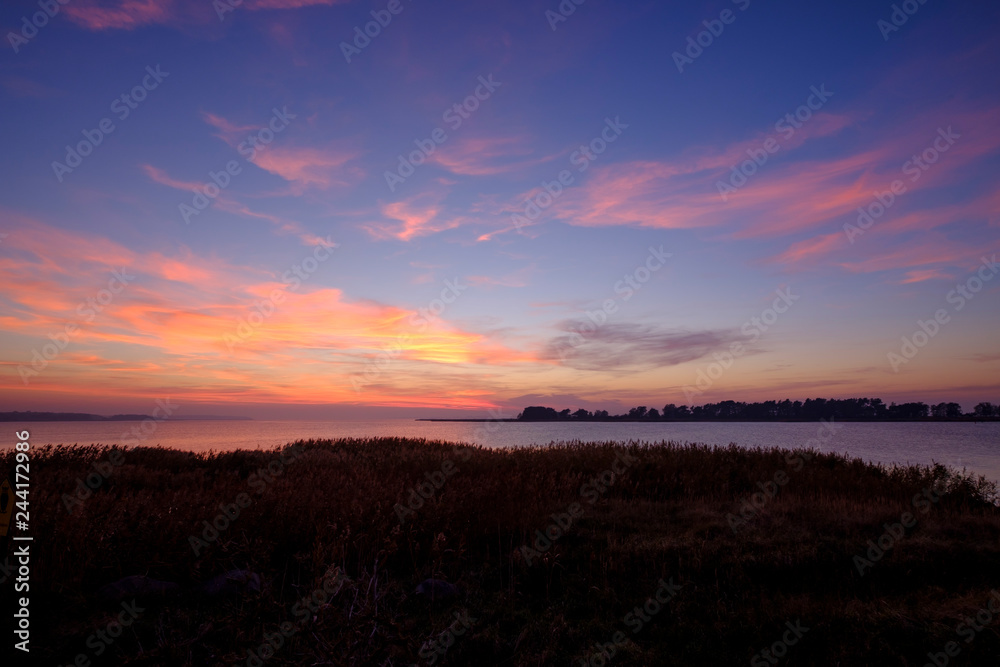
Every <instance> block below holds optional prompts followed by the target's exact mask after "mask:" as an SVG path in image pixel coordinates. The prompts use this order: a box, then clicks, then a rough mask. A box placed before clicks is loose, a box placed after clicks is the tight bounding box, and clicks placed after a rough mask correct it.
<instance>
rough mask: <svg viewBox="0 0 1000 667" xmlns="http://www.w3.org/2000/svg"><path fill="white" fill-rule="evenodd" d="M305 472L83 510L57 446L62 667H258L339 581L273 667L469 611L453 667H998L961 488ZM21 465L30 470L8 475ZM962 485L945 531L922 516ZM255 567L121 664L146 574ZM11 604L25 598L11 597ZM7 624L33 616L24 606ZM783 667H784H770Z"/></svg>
mask: <svg viewBox="0 0 1000 667" xmlns="http://www.w3.org/2000/svg"><path fill="white" fill-rule="evenodd" d="M301 446H302V447H303V448H304V450H305V451H304V453H303V454H302V456H301V457H300V458H299V459H298V460H296V461H295V462H293V463H291V464H289V465H288V466H287V467H286V468H284V470H283V472H282V474H281V475H280V476H278V477H276V478H275V480H274V482H273V483H271V484H269V485H267V486H266V488H264V489H263V492H262V493H257V487H252V486H250V483H249V478H250V476H251V475H253V474H254V472H255V471H257V470H258V469H259V468H263V467H266V465H267V464H268V463H269V462H271V461H274V460H277V459H278V454H279V452H278V450H274V451H270V452H256V451H238V452H226V453H219V454H209V455H201V456H199V455H194V454H190V453H186V452H178V451H172V450H165V449H160V448H138V449H133V450H130V451H127V452H125V454H124V460H125V463H124V464H123V465H122V466H121V467H119V468H117V469H115V470H114V472H113V473H112V474H111V475H110V477H109V478H108V479H107V480H105V481H104V483H103V484H102V485H101V487H100V488H99V489H98V490H97V491H95V492H94V494H93V495H92V496H91V497H90V498H88V499H86V500H84V501H83V502H82V505H81V506H80V507H79V508H77V509H76V510H75V511H74V512H72V513H69V512H67V510H66V507H65V506H64V504H63V501H62V496H63V494H64V493H71V492H72V491H73V489H74V488H75V486H76V483H77V481H76V480H77V478H82V477H85V475H86V473H87V472H88V471H89V470H92V465H93V464H94V462H96V461H105V460H107V459H108V456H109V450H108V448H105V447H46V448H40V449H38V450H36V451H34V452H33V454H32V456H33V459H32V463H31V469H32V473H33V475H32V491H31V501H32V512H31V513H32V522H33V529H32V532H33V533H34V534H35V536H36V538H35V539H36V541H35V544H34V547H33V563H32V567H33V574H32V578H33V584H32V613H33V623H34V627H35V633H36V634H35V637H34V642H33V646H35V647H36V649H35V650H37V651H38V654H39V655H40V656H41V657H43V658H44V659H45V660H46V662H47V664H52V663H53V662H58V664H60V665H63V664H70V663H71V662H72V661H73V659H74V657H75V656H76V655H77V654H78V653H86V654H87V656H88V657H89V658H90V659H91V660H93V664H95V665H112V664H128V665H215V664H226V665H232V664H235V663H239V664H246V660H247V650H248V649H256V648H257V647H258V646H259V645H260V644H261V642H262V637H263V635H264V634H265V633H272V632H274V631H275V630H276V629H277V628H278V626H279V624H281V623H282V622H284V621H297V620H298V618H297V617H296V616H294V612H293V608H294V605H295V604H296V602H297V601H298V600H299V599H300V598H301V597H302V596H304V595H306V594H308V593H309V592H311V591H313V590H314V589H316V588H317V587H318V586H319V585H320V582H321V579H322V577H323V575H324V573H326V572H328V570H329V568H330V567H331V565H336V566H337V567H339V568H340V569H341V570H342V571H343V572H344V573H346V575H347V576H348V577H349V580H348V581H347V583H346V584H345V585H344V586H343V588H341V590H340V592H339V593H337V594H336V595H335V596H333V597H332V598H331V599H330V600H329V601H328V602H327V604H326V605H324V606H323V607H322V608H321V609H319V610H318V612H317V613H315V614H310V615H309V617H308V618H307V619H306V621H305V623H304V625H303V626H302V629H301V630H300V631H299V632H297V633H296V634H295V635H294V636H293V637H292V638H291V639H290V640H288V641H287V642H286V643H285V645H284V646H282V648H281V649H280V650H279V651H278V652H277V653H276V654H275V655H274V656H273V657H272V658H270V659H269V660H268V661H266V663H265V664H267V665H362V664H364V665H410V664H413V663H417V664H427V663H426V661H425V660H423V659H422V658H421V656H420V650H421V646H422V645H423V643H424V642H425V641H426V640H428V639H430V638H432V637H433V636H435V635H437V634H438V633H440V632H441V631H443V630H444V629H445V628H446V627H447V626H448V624H449V623H450V622H451V621H452V619H453V612H455V611H461V610H467V611H468V612H469V614H470V615H471V616H472V617H474V618H476V619H477V620H476V621H475V622H474V624H473V627H472V629H471V630H470V631H469V632H467V633H466V634H465V635H463V636H461V637H458V638H457V640H456V641H455V643H454V645H452V646H451V647H450V649H449V650H448V652H447V654H446V655H445V656H444V657H443V658H440V659H439V660H438V661H437V663H436V664H445V665H449V664H453V665H459V664H475V665H545V664H556V663H559V664H567V663H570V662H572V664H580V660H579V659H580V658H584V657H586V656H588V655H589V654H590V653H592V651H593V645H594V644H595V642H602V643H604V642H608V641H609V640H610V639H611V637H612V635H613V634H614V633H615V632H616V631H623V632H624V633H625V634H626V635H627V636H628V637H629V638H630V639H631V644H629V645H627V647H626V648H625V649H624V650H623V651H620V652H619V653H618V655H616V656H615V657H614V659H613V660H612V661H610V663H609V664H611V665H674V664H677V665H680V664H685V665H735V664H744V665H745V664H749V663H750V661H751V659H752V658H753V656H754V655H755V654H756V653H757V652H758V651H760V650H761V649H763V648H766V647H767V646H769V645H770V644H772V643H773V642H774V641H776V640H777V639H779V638H780V637H781V634H782V632H783V631H784V625H785V622H786V621H795V620H797V619H801V621H802V623H803V624H804V625H805V626H807V627H808V628H810V630H809V632H808V633H807V634H806V635H805V637H804V638H803V639H802V640H801V641H800V642H799V643H798V644H797V645H796V646H794V647H792V648H791V649H790V651H789V654H788V656H787V657H785V658H783V659H782V660H781V661H780V663H779V664H787V665H837V664H840V665H922V664H924V662H926V661H927V658H926V654H927V652H928V651H934V652H937V651H940V650H942V649H943V647H944V645H945V643H946V642H948V641H952V640H956V641H960V642H961V644H960V645H961V649H962V654H961V658H959V659H960V660H961V661H962V664H967V665H972V664H994V663H990V662H988V661H990V660H995V656H996V655H998V654H1000V635H998V632H997V628H1000V622H997V623H996V624H995V625H994V626H991V627H990V628H987V629H986V630H985V631H984V632H981V633H979V635H978V637H977V638H976V639H975V641H974V642H972V643H970V644H966V643H965V642H964V641H961V638H959V637H957V636H956V634H955V627H956V626H957V625H958V623H959V622H960V617H961V616H964V615H967V614H970V613H975V611H977V610H978V609H979V608H981V607H983V606H984V605H985V604H986V602H987V600H988V598H989V596H990V591H991V589H992V588H994V587H997V588H1000V585H998V580H997V577H996V573H997V571H998V566H1000V510H998V508H997V506H996V505H995V504H994V502H995V500H996V489H995V488H993V487H992V485H990V484H988V483H986V482H985V480H981V479H980V480H977V479H974V478H972V477H970V476H965V475H960V474H957V473H954V472H952V471H949V470H946V469H945V468H943V467H936V468H926V467H893V468H887V467H880V466H872V465H868V464H865V463H863V462H861V461H857V460H847V459H844V458H843V457H840V456H837V455H826V454H824V455H817V456H815V457H814V458H812V460H810V461H809V462H807V463H804V465H802V467H801V470H799V471H797V472H796V471H794V469H793V466H790V465H789V464H788V462H787V460H786V456H787V452H785V451H782V450H761V449H756V450H748V449H743V448H737V447H729V448H712V447H703V446H677V445H672V444H663V445H657V446H646V445H636V444H632V445H628V446H623V445H615V444H614V443H588V444H581V443H573V444H569V445H557V446H549V447H544V448H532V449H523V450H515V451H494V450H485V449H478V448H472V447H463V448H462V449H461V450H460V452H461V453H462V454H463V455H465V456H469V459H468V460H467V461H466V460H463V456H459V455H457V454H456V451H455V449H454V446H453V445H451V444H446V443H439V442H425V441H417V440H405V439H391V438H382V439H372V440H343V441H334V442H329V441H326V442H313V441H310V442H306V443H301ZM622 450H625V451H627V452H629V453H630V454H632V455H633V456H635V457H636V458H637V459H638V461H637V462H636V463H635V464H633V465H632V466H631V467H630V468H629V469H628V470H627V471H626V472H624V473H623V474H622V475H621V476H619V477H618V478H617V479H616V481H615V483H614V485H613V486H611V487H610V488H609V489H608V490H607V491H606V492H605V493H604V494H603V495H602V496H601V498H600V500H598V501H597V502H596V503H595V504H594V505H590V504H588V503H587V502H586V500H585V499H583V498H581V494H580V487H581V485H582V484H584V483H585V482H586V481H587V480H589V479H591V478H593V477H594V476H595V475H598V474H600V473H601V472H602V471H604V470H606V469H607V468H608V467H609V466H610V465H611V463H612V461H613V460H614V459H615V457H616V455H617V454H618V453H619V452H620V451H622ZM449 458H450V459H451V460H452V461H454V462H455V464H456V465H457V466H458V468H459V471H458V472H457V473H456V474H454V475H453V476H452V477H451V478H449V479H448V480H447V481H446V482H445V484H444V485H443V487H442V488H441V489H440V490H439V491H437V492H436V494H435V496H434V497H433V499H431V500H430V501H428V502H427V503H426V504H425V505H424V506H423V507H422V508H421V509H419V510H417V512H416V513H415V515H414V516H413V517H412V518H411V520H409V521H407V522H406V524H405V525H402V526H401V525H400V522H399V519H398V518H397V516H396V513H395V512H394V510H393V506H394V505H395V503H397V502H405V499H406V496H407V493H408V492H409V489H410V488H412V487H413V486H414V485H416V484H417V483H419V482H420V481H421V479H422V478H423V477H424V475H425V473H427V472H431V471H435V470H440V469H441V466H442V463H443V461H444V460H446V459H449ZM0 460H2V462H3V465H4V469H10V468H12V467H13V466H12V455H11V454H6V455H5V456H4V457H0ZM776 471H786V472H787V473H788V475H789V477H790V481H789V482H788V484H786V485H785V486H784V487H783V488H781V490H780V492H779V493H778V494H777V496H776V497H775V498H774V499H772V500H770V501H769V502H768V503H767V505H766V506H765V508H764V511H763V512H762V513H761V515H760V516H759V517H757V518H755V519H753V520H752V521H751V522H750V523H749V525H748V526H747V527H746V528H745V529H743V530H741V531H740V532H739V533H738V534H734V532H733V531H732V530H731V529H730V527H729V524H728V523H727V520H726V515H727V513H730V512H735V511H736V510H737V507H738V505H739V503H740V502H741V501H742V500H743V499H745V498H747V497H748V496H749V495H750V494H752V493H753V492H754V491H755V490H757V489H756V486H755V485H756V484H757V483H758V482H762V481H766V480H769V479H772V478H773V477H774V474H775V472H776ZM935 483H938V485H939V487H940V486H943V487H945V488H947V492H946V493H944V495H943V497H942V498H941V500H940V501H939V502H937V503H935V504H934V505H933V506H931V508H930V509H929V511H928V512H927V513H926V514H923V513H921V512H920V511H919V510H915V509H914V506H913V504H912V498H913V496H914V494H915V493H919V492H920V491H921V489H924V488H929V487H931V486H933V485H934V484H935ZM243 492H246V493H248V495H250V496H251V498H252V499H253V503H252V504H251V505H250V506H249V507H247V508H246V509H244V510H242V513H241V515H240V516H239V518H238V519H236V520H235V521H234V522H233V523H232V525H231V526H230V527H229V528H228V529H227V530H225V531H223V532H222V534H221V536H220V537H219V539H218V540H217V541H216V542H214V543H213V544H211V545H210V546H209V547H207V548H205V549H204V550H203V551H202V553H201V554H200V555H199V556H195V555H194V553H193V551H192V549H191V546H190V544H189V536H190V535H192V534H196V533H200V532H201V528H202V523H201V522H202V521H204V520H211V519H212V518H213V517H214V516H215V515H216V514H218V513H219V504H220V503H232V502H234V499H235V498H236V497H237V495H238V494H240V493H243ZM573 502H580V503H581V505H582V506H583V508H584V515H583V516H582V518H580V519H577V520H576V521H575V522H574V524H573V526H572V527H571V528H570V529H569V530H568V531H567V533H566V535H564V536H563V537H561V538H560V539H558V540H557V541H556V542H555V544H554V545H553V546H552V548H551V549H550V550H549V551H548V552H546V553H545V554H544V556H543V557H541V558H538V559H536V561H535V562H534V563H533V564H532V565H530V566H529V565H528V564H526V563H525V562H524V560H523V558H522V556H521V554H520V552H519V548H520V546H521V545H522V544H525V543H527V542H528V541H529V540H530V539H533V535H534V533H535V531H536V530H537V529H544V528H545V527H546V526H547V525H548V524H549V522H550V519H549V516H550V515H551V514H553V513H556V512H565V511H566V509H567V507H568V506H569V505H570V504H571V503H573ZM905 511H911V512H913V513H914V514H916V516H917V518H918V523H917V525H916V526H915V527H914V528H913V529H912V530H909V531H907V536H906V537H905V538H903V539H902V540H901V541H900V542H899V543H898V544H897V546H896V547H895V548H893V549H892V550H890V551H889V552H888V553H887V555H886V556H885V557H884V558H883V559H882V560H881V561H879V562H878V563H876V564H875V565H874V567H873V568H872V569H871V570H870V571H869V572H868V573H867V574H866V575H865V576H864V577H861V576H859V574H858V572H857V570H856V569H855V567H854V564H853V562H852V559H853V557H854V556H855V555H856V554H862V553H863V552H864V550H865V549H867V545H866V542H867V541H868V540H870V539H871V540H874V539H877V538H878V537H879V535H880V534H881V533H882V532H883V528H882V524H883V523H885V522H897V521H899V519H900V516H901V514H902V513H903V512H905ZM234 568H249V569H252V570H255V571H257V572H260V573H261V574H262V575H263V576H264V578H265V579H266V580H267V581H268V584H269V585H268V588H267V590H266V591H265V592H264V593H263V594H260V595H253V594H250V595H246V596H241V597H239V598H237V599H233V600H227V601H223V602H213V603H209V602H207V601H205V600H201V599H198V598H195V597H187V596H186V597H183V598H180V599H175V600H169V601H166V602H158V603H157V602H146V603H145V606H146V611H145V612H143V614H142V615H141V616H140V618H139V620H138V621H137V622H136V624H135V625H134V626H132V627H130V628H129V629H128V630H127V631H126V633H125V634H124V635H123V636H122V637H120V638H119V639H118V640H116V641H115V642H114V644H112V645H111V646H110V648H108V650H107V651H106V652H105V654H104V655H103V656H101V657H100V658H96V657H95V656H94V651H93V650H92V649H89V648H88V647H87V643H86V642H87V638H88V636H89V635H90V634H91V633H93V632H94V631H95V630H97V629H99V628H101V627H105V626H106V625H107V624H108V622H109V621H110V620H111V619H112V618H113V614H114V613H115V606H113V605H111V606H109V605H106V604H101V603H99V602H98V601H97V599H96V596H95V591H96V589H97V588H99V587H100V586H101V585H103V584H106V583H109V582H111V581H115V580H117V579H119V578H121V577H124V576H127V575H132V574H147V575H149V576H151V577H155V578H158V579H164V580H169V581H175V582H178V583H180V584H182V586H193V585H195V584H197V583H199V582H203V581H205V580H207V579H209V578H211V577H213V576H215V575H216V574H219V573H220V572H224V571H226V570H230V569H234ZM428 577H436V578H441V579H445V580H448V581H451V582H455V583H459V584H460V585H461V586H462V587H463V588H464V590H465V594H464V596H463V597H462V598H460V599H458V600H452V601H448V602H446V603H441V602H438V603H435V604H433V605H432V604H429V603H428V602H427V601H425V600H423V599H422V598H420V597H419V596H416V595H415V594H414V593H413V590H414V587H415V586H416V584H417V583H418V582H420V581H421V580H423V579H425V578H428ZM660 578H664V579H670V578H673V580H674V582H675V583H680V584H682V585H683V588H682V589H681V591H680V593H678V595H677V597H676V598H675V599H674V600H673V601H671V602H670V603H669V604H668V605H666V607H665V609H664V610H663V611H661V612H660V613H659V614H658V615H656V616H654V617H653V618H652V620H651V621H650V622H649V623H647V624H646V625H645V627H644V628H643V629H642V631H641V632H639V633H638V634H632V632H630V629H629V627H627V626H626V624H625V623H624V622H623V618H624V617H625V615H626V614H627V613H628V612H629V611H631V610H632V609H633V608H634V607H635V606H636V605H641V604H642V603H643V602H644V601H645V600H646V599H647V598H649V597H650V596H651V595H652V594H653V593H654V592H655V591H656V589H657V587H658V584H657V582H658V580H659V579H660ZM10 583H11V582H10V581H7V582H6V583H4V584H3V586H2V588H0V590H2V595H3V596H4V598H5V602H6V599H7V598H9V596H10V594H11V591H10ZM4 608H8V607H7V606H6V604H5V607H4ZM758 664H766V663H761V662H758Z"/></svg>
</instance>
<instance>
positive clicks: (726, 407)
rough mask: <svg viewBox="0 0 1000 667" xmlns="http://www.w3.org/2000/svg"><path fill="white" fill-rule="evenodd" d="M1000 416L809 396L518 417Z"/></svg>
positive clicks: (982, 409)
mask: <svg viewBox="0 0 1000 667" xmlns="http://www.w3.org/2000/svg"><path fill="white" fill-rule="evenodd" d="M994 418H1000V407H998V406H994V405H993V404H992V403H980V404H979V405H977V406H976V407H975V409H974V410H973V411H972V412H970V413H968V414H962V406H961V405H959V404H958V403H938V404H937V405H934V406H929V405H927V404H926V403H922V402H917V403H900V404H898V405H897V404H896V403H890V404H889V405H886V404H885V403H884V402H883V401H882V399H881V398H844V399H837V398H829V399H827V398H807V399H806V400H805V402H803V401H794V402H793V401H790V400H788V399H785V400H783V401H764V402H762V403H744V402H742V401H722V402H721V403H706V404H705V405H697V406H694V407H688V406H686V405H680V406H678V405H674V404H673V403H668V404H667V405H664V406H663V409H662V410H658V409H656V408H647V407H646V406H644V405H641V406H638V407H635V408H632V409H631V410H629V411H628V413H626V414H621V415H610V414H608V411H607V410H595V411H594V412H590V411H589V410H584V409H583V408H581V409H579V410H576V411H575V412H571V411H570V410H569V409H566V410H562V411H561V412H556V410H555V409H553V408H547V407H544V406H531V407H528V408H525V409H524V410H523V411H522V412H521V414H519V415H518V416H517V419H518V420H519V421H817V420H820V419H827V420H830V419H834V420H836V421H919V420H925V419H935V420H941V419H956V420H958V419H966V420H973V419H994Z"/></svg>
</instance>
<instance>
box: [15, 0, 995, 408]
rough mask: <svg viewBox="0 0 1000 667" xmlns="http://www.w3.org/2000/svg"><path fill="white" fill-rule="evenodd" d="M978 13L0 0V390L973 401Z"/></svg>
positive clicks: (381, 399) (968, 8) (384, 399)
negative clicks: (1, 39)
mask: <svg viewBox="0 0 1000 667" xmlns="http://www.w3.org/2000/svg"><path fill="white" fill-rule="evenodd" d="M46 11H47V12H48V14H46V13H45V12H46ZM49 14H51V16H49ZM998 25H1000V6H998V5H997V4H996V3H988V2H966V3H960V4H956V3H945V2H942V1H941V0H928V1H927V2H925V3H924V4H920V3H919V2H917V1H916V0H911V1H910V2H907V3H902V5H900V4H896V5H893V3H890V2H861V1H853V0H840V1H838V2H832V1H825V2H818V3H806V4H803V3H792V2H762V1H761V0H735V1H732V2H730V1H728V0H725V1H724V0H718V1H714V2H693V3H661V2H645V1H634V0H633V1H629V2H624V1H623V2H612V1H610V0H609V1H601V0H585V1H584V2H581V3H580V4H577V3H576V2H574V1H573V0H564V1H563V2H562V3H560V2H557V1H556V0H545V1H541V0H539V1H535V0H524V1H517V2H505V3H458V2H437V3H422V2H419V1H417V2H414V1H413V0H392V1H388V0H386V1H383V0H375V1H374V2H358V1H355V0H242V2H237V4H232V3H231V2H230V0H215V1H214V2H213V1H211V0H67V1H66V2H64V3H61V4H60V2H59V1H58V0H49V3H47V2H46V0H42V2H41V3H38V2H27V1H21V0H17V1H15V2H7V3H4V7H3V8H2V9H0V31H2V34H3V36H4V44H3V45H2V49H0V52H2V55H0V109H2V117H3V120H4V122H3V124H2V126H0V132H2V134H3V145H4V150H3V151H0V279H2V283H3V290H2V292H0V369H2V370H0V377H2V380H0V410H54V411H86V412H96V413H100V414H112V413H120V412H138V413H147V414H148V413H149V412H150V411H151V410H152V409H153V408H154V406H155V405H156V403H155V402H156V400H158V399H163V398H166V397H169V398H170V399H171V400H172V401H173V402H174V403H176V404H178V405H180V406H182V410H183V412H184V413H185V414H188V415H194V414H224V415H235V416H251V417H257V418H271V419H305V418H308V419H325V418H333V419H354V418H357V419H366V418H374V417H379V418H382V417H412V416H425V417H435V416H446V415H453V416H454V415H458V416H485V415H487V414H489V415H494V416H495V415H502V416H514V415H516V413H517V411H518V410H520V409H522V408H523V407H525V406H527V405H549V406H552V407H556V408H558V409H562V408H571V409H576V408H580V407H583V408H587V409H600V408H603V409H609V410H611V411H616V410H620V409H627V408H628V407H630V406H634V405H648V406H650V407H661V406H663V405H664V404H667V403H675V404H678V405H680V404H688V405H693V404H702V403H706V402H714V401H720V400H726V399H732V400H744V401H758V400H769V399H779V400H780V399H784V398H791V399H793V400H795V399H805V398H807V397H819V396H822V397H837V398H844V397H854V396H879V397H882V398H883V399H885V400H886V401H887V402H888V401H897V402H902V401H909V400H922V401H925V402H929V403H936V402H939V401H957V402H960V403H962V405H963V406H964V408H965V409H966V410H971V408H972V406H973V405H975V404H976V403H977V402H979V401H986V400H989V401H992V402H994V403H998V402H1000V379H998V378H1000V374H998V370H1000V337H998V336H997V330H998V324H1000V308H998V305H1000V278H997V276H998V275H1000V266H997V265H996V263H995V256H996V253H997V252H998V250H1000V215H998V213H1000V188H998V176H1000V122H998V121H1000V113H998V112H1000V85H998V83H1000V76H998V75H1000V41H998V40H997V39H996V31H997V27H998Z"/></svg>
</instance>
